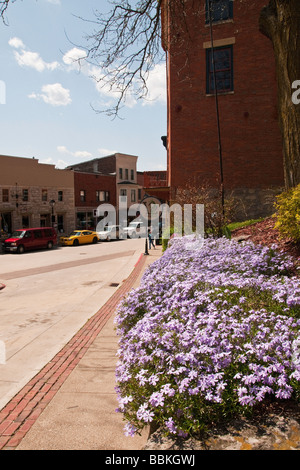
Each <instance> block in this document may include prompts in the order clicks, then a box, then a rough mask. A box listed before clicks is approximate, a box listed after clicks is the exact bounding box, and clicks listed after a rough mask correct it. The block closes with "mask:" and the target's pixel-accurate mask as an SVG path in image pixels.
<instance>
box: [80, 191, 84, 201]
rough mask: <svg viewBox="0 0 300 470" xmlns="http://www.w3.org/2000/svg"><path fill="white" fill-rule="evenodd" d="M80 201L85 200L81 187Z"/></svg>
mask: <svg viewBox="0 0 300 470" xmlns="http://www.w3.org/2000/svg"><path fill="white" fill-rule="evenodd" d="M80 202H85V190H84V189H81V191H80Z"/></svg>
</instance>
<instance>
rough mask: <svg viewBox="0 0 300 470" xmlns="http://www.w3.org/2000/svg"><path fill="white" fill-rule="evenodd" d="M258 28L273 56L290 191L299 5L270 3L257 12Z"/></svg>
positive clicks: (298, 135) (281, 0)
mask: <svg viewBox="0 0 300 470" xmlns="http://www.w3.org/2000/svg"><path fill="white" fill-rule="evenodd" d="M259 27H260V31H261V32H262V33H263V34H264V35H265V36H267V37H268V38H269V39H270V40H271V41H272V44H273V48H274V53H275V60H276V74H277V84H278V114H279V125H280V128H281V132H282V139H283V157H284V172H285V184H286V187H287V188H291V187H294V186H296V185H297V184H299V183H300V103H299V104H295V103H294V102H293V100H292V95H293V93H294V92H295V90H293V89H292V85H293V83H294V82H295V81H299V80H300V1H299V0H270V1H269V4H268V5H267V6H266V7H264V8H263V9H262V11H261V14H260V24H259ZM258 73H259V71H258ZM297 85H298V86H297V88H299V82H298V84H297ZM294 101H295V100H294Z"/></svg>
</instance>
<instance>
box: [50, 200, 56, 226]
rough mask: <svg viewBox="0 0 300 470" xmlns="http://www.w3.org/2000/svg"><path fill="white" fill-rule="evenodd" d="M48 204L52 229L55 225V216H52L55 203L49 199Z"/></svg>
mask: <svg viewBox="0 0 300 470" xmlns="http://www.w3.org/2000/svg"><path fill="white" fill-rule="evenodd" d="M49 204H50V207H51V227H53V226H54V223H55V215H54V206H55V201H54V199H51V201H49Z"/></svg>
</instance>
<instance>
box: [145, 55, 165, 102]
mask: <svg viewBox="0 0 300 470" xmlns="http://www.w3.org/2000/svg"><path fill="white" fill-rule="evenodd" d="M147 87H148V94H147V97H146V101H144V102H143V104H144V106H145V105H149V104H153V103H154V102H157V101H160V102H162V103H166V101H167V92H166V88H167V85H166V66H165V64H157V65H155V67H154V68H153V69H152V70H151V71H150V73H149V77H148V80H147Z"/></svg>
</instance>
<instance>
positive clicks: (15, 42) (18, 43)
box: [8, 37, 25, 49]
mask: <svg viewBox="0 0 300 470" xmlns="http://www.w3.org/2000/svg"><path fill="white" fill-rule="evenodd" d="M8 44H9V45H10V46H11V47H15V48H16V49H25V45H24V43H23V41H22V39H20V38H17V37H14V38H11V39H10V40H9V41H8Z"/></svg>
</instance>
